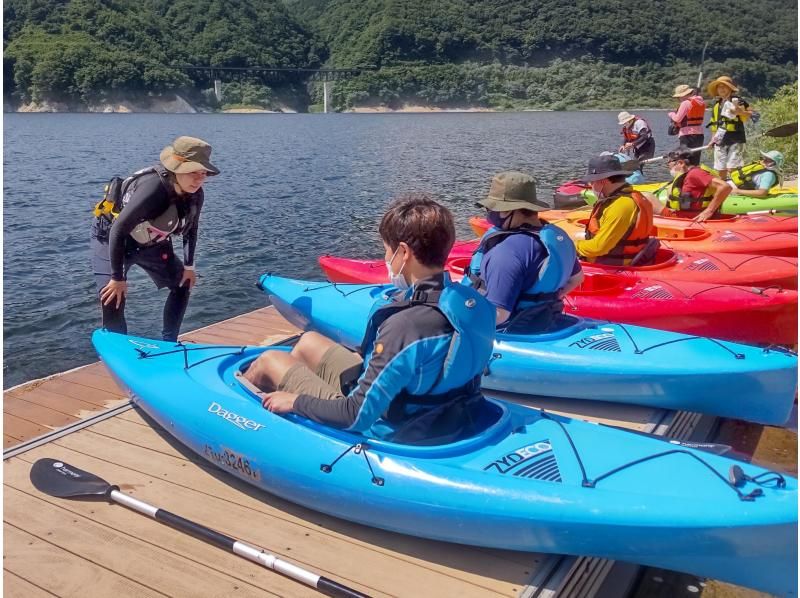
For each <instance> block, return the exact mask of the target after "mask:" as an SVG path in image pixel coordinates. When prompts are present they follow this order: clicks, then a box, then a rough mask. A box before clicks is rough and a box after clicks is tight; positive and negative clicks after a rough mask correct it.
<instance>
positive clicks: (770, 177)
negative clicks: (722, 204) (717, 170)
mask: <svg viewBox="0 0 800 598" xmlns="http://www.w3.org/2000/svg"><path fill="white" fill-rule="evenodd" d="M782 174H783V154H782V153H780V152H779V151H777V150H771V151H768V152H761V159H760V160H759V161H758V162H753V163H752V164H747V165H746V166H742V167H741V168H736V169H734V170H732V171H731V178H730V180H729V181H728V185H730V187H731V189H733V193H736V194H737V195H747V196H748V197H758V198H764V197H766V196H767V195H769V190H770V189H771V188H772V187H774V186H775V185H777V184H778V181H779V180H780V178H781V176H782Z"/></svg>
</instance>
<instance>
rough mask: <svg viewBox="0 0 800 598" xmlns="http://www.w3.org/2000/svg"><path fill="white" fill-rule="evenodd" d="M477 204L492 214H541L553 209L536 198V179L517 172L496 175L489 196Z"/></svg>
mask: <svg viewBox="0 0 800 598" xmlns="http://www.w3.org/2000/svg"><path fill="white" fill-rule="evenodd" d="M477 203H478V205H479V206H481V207H483V208H486V209H487V210H490V211H492V212H510V211H512V210H532V211H534V212H541V211H543V210H550V209H552V207H551V206H549V205H548V204H546V203H544V202H543V201H541V200H539V199H538V198H537V197H536V179H534V178H533V177H532V176H530V175H528V174H525V173H524V172H518V171H516V170H507V171H505V172H501V173H499V174H496V175H495V176H494V178H492V184H491V186H490V187H489V194H488V195H487V196H486V198H485V199H482V200H480V201H478V202H477Z"/></svg>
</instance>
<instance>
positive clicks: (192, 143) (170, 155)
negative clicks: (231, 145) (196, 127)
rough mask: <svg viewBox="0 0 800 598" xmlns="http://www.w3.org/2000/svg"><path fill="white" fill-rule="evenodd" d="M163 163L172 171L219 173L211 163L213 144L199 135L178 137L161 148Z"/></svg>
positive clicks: (179, 172) (180, 172)
mask: <svg viewBox="0 0 800 598" xmlns="http://www.w3.org/2000/svg"><path fill="white" fill-rule="evenodd" d="M159 157H160V159H161V164H163V165H164V168H166V169H167V170H169V171H170V172H174V173H176V174H189V173H191V172H199V171H201V170H205V171H206V172H207V173H208V174H209V176H214V175H217V174H219V168H217V167H216V166H214V165H213V164H212V163H211V146H210V145H209V144H208V143H206V142H205V141H203V140H202V139H198V138H197V137H186V136H182V137H178V138H177V139H176V140H175V141H173V142H172V144H171V145H168V146H167V147H165V148H164V149H163V150H161V155H160V156H159Z"/></svg>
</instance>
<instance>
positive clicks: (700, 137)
mask: <svg viewBox="0 0 800 598" xmlns="http://www.w3.org/2000/svg"><path fill="white" fill-rule="evenodd" d="M672 97H673V98H675V99H677V100H679V101H680V105H679V106H678V110H676V111H675V112H670V113H669V114H667V117H669V119H670V122H671V124H672V126H673V127H675V128H677V130H678V143H679V145H680V147H682V148H686V149H691V148H694V147H702V146H703V144H704V143H705V134H704V132H703V120H704V119H705V115H706V103H705V100H703V97H702V96H701V95H700V94H699V93H697V90H696V89H694V88H693V87H689V86H688V85H678V86H677V87H676V88H675V90H674V91H673V93H672ZM691 163H692V165H694V166H699V165H700V152H695V153H693V154H692V157H691Z"/></svg>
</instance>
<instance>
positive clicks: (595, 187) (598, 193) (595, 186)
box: [589, 181, 605, 199]
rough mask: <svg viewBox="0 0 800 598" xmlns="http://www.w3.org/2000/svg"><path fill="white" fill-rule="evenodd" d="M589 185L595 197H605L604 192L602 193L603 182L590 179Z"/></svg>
mask: <svg viewBox="0 0 800 598" xmlns="http://www.w3.org/2000/svg"><path fill="white" fill-rule="evenodd" d="M589 185H590V186H591V187H592V191H593V192H594V196H595V197H596V198H597V199H603V198H604V197H605V194H604V193H603V186H604V183H603V182H602V181H600V182H598V181H592V182H591V183H589Z"/></svg>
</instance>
